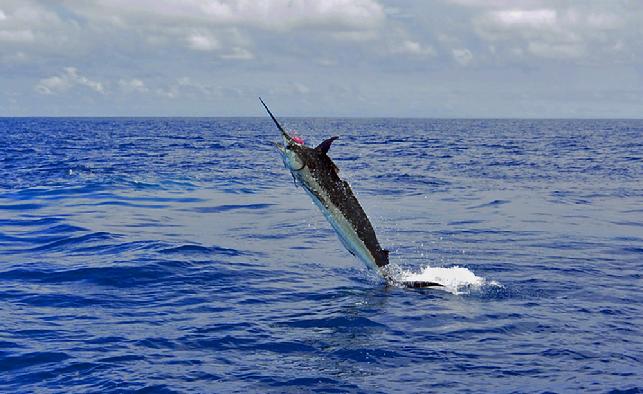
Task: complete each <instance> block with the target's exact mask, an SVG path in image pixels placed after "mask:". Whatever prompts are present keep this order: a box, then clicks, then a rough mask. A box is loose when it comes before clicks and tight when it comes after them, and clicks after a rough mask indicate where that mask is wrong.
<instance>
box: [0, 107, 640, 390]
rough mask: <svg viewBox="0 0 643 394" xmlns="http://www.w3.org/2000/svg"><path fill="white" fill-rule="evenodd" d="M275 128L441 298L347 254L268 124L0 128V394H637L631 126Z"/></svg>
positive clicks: (311, 122) (514, 123)
mask: <svg viewBox="0 0 643 394" xmlns="http://www.w3.org/2000/svg"><path fill="white" fill-rule="evenodd" d="M283 122H284V124H285V125H286V126H287V128H289V129H296V130H298V131H299V134H300V135H302V136H303V137H304V139H305V140H306V143H307V144H309V145H315V144H316V143H318V142H319V141H321V140H322V139H324V138H326V137H328V136H330V135H339V136H340V139H339V140H338V141H336V142H335V144H334V145H333V148H332V149H331V151H330V155H331V157H333V159H334V160H335V162H336V163H337V165H338V166H339V167H340V169H341V172H340V175H342V176H343V177H344V178H346V179H347V180H349V182H350V183H351V185H352V187H353V190H354V191H355V193H356V194H357V197H358V198H359V199H360V201H361V203H362V205H363V206H364V209H365V211H366V212H367V214H368V215H369V217H370V218H371V221H372V222H373V225H374V227H375V229H376V231H377V233H378V236H379V239H380V242H381V243H382V244H383V246H385V247H387V248H388V249H390V250H391V261H392V263H393V264H395V265H396V266H397V267H398V268H399V273H400V275H402V276H406V277H416V278H417V277H422V278H427V277H431V278H439V279H440V280H441V281H443V282H444V283H445V284H448V286H446V288H445V289H443V290H435V289H434V290H409V289H401V288H396V287H388V286H386V285H385V284H384V283H383V282H382V280H381V279H380V278H379V277H378V276H377V275H376V274H373V273H371V272H369V271H367V270H366V269H365V267H364V266H363V265H362V264H361V263H360V262H359V261H358V260H356V259H355V258H353V257H352V256H351V255H349V254H348V252H346V251H345V250H344V249H343V247H342V246H341V244H340V242H339V241H338V240H337V237H336V235H335V234H334V232H333V231H332V229H331V227H330V226H329V225H328V224H327V223H326V222H325V221H324V219H323V217H322V215H321V213H320V212H319V211H318V210H317V208H316V207H315V206H314V205H313V204H312V202H311V201H310V200H309V198H308V197H307V195H306V194H305V193H304V191H303V190H302V189H298V188H296V187H295V185H293V182H292V179H291V177H290V175H289V174H288V173H287V171H286V170H285V169H284V168H283V165H282V163H281V161H280V159H279V156H278V154H277V152H276V151H275V150H274V148H272V147H271V141H277V140H278V133H277V130H276V129H275V127H274V125H273V124H272V123H271V122H270V120H269V119H268V118H212V119H205V118H204V119H200V118H149V119H143V118H133V119H127V118H122V119H121V118H105V119H102V118H79V119H73V118H53V119H42V118H20V119H13V118H4V119H0V174H1V175H2V176H0V391H1V392H15V393H18V392H20V393H26V392H38V393H58V392H60V393H87V392H101V393H110V392H160V393H170V392H178V393H203V392H244V393H245V392H259V393H264V392H291V393H302V392H335V393H343V392H351V393H352V392H358V393H394V392H400V393H405V392H459V393H463V392H464V393H466V392H471V393H477V392H495V393H497V392H502V393H509V392H528V393H539V392H561V393H562V392H600V393H606V392H612V393H636V392H641V391H643V329H642V328H641V326H642V325H643V308H642V305H643V294H642V290H643V280H642V273H643V121H639V120H430V119H427V120H422V119H406V120H405V119H312V118H310V119H309V118H297V119H283Z"/></svg>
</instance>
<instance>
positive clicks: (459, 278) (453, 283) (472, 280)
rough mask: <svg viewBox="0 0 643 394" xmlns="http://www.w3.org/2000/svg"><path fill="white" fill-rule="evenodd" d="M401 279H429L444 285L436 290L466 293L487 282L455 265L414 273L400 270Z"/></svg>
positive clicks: (424, 269) (406, 280) (427, 268)
mask: <svg viewBox="0 0 643 394" xmlns="http://www.w3.org/2000/svg"><path fill="white" fill-rule="evenodd" d="M399 280H400V281H401V282H408V281H428V282H436V283H439V284H441V285H442V286H443V287H434V288H433V289H435V290H444V291H447V292H449V293H452V294H465V293H468V292H469V291H471V290H479V289H480V288H481V287H482V286H483V285H485V284H487V281H486V280H485V278H483V277H480V276H476V274H474V273H473V272H471V271H470V270H469V269H468V268H465V267H460V266H457V265H456V266H453V267H430V266H427V267H424V268H423V269H422V271H421V272H419V273H414V272H411V271H407V270H404V269H402V270H400V272H399ZM489 284H490V285H496V282H490V283H489Z"/></svg>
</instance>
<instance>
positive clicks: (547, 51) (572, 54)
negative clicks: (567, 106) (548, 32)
mask: <svg viewBox="0 0 643 394" xmlns="http://www.w3.org/2000/svg"><path fill="white" fill-rule="evenodd" d="M527 49H528V50H529V52H531V53H532V54H534V55H536V56H541V57H549V58H577V57H580V56H582V55H584V54H585V47H584V46H583V45H582V44H563V43H557V44H553V43H547V42H538V41H535V42H530V43H529V45H528V46H527Z"/></svg>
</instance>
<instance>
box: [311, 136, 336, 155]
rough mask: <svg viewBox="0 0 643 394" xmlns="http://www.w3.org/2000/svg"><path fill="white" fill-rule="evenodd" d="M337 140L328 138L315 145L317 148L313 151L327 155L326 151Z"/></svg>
mask: <svg viewBox="0 0 643 394" xmlns="http://www.w3.org/2000/svg"><path fill="white" fill-rule="evenodd" d="M338 138H339V137H338V136H333V137H330V138H329V139H327V140H324V142H322V143H321V144H319V145H317V148H315V149H317V150H320V151H322V152H324V153H328V150H329V149H330V146H331V144H332V143H333V141H335V140H336V139H338Z"/></svg>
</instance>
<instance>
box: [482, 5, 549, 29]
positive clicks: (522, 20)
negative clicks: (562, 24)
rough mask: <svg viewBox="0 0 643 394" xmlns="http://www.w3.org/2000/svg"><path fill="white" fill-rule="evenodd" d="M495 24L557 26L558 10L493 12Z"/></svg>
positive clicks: (536, 26)
mask: <svg viewBox="0 0 643 394" xmlns="http://www.w3.org/2000/svg"><path fill="white" fill-rule="evenodd" d="M488 17H489V18H491V19H492V20H493V21H494V22H496V23H498V24H500V25H505V26H529V27H533V28H540V27H543V26H544V27H551V26H553V25H554V24H556V21H557V19H556V10H552V9H540V10H520V9H511V10H501V11H492V12H491V13H490V14H489V16H488Z"/></svg>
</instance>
